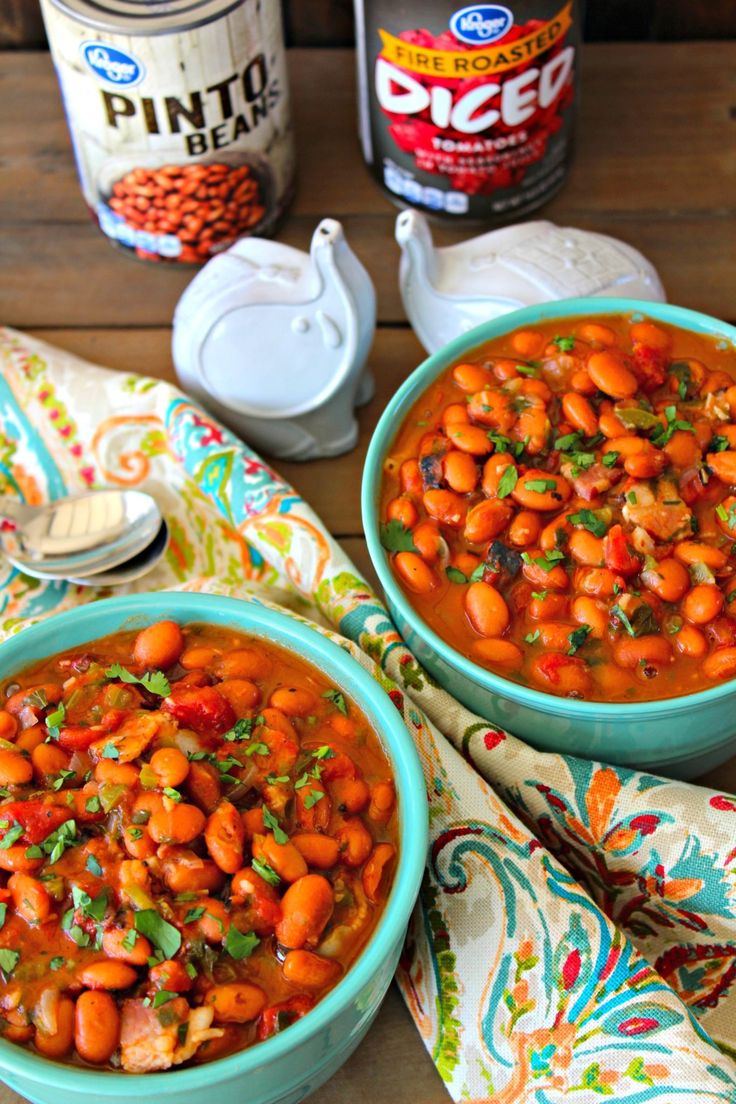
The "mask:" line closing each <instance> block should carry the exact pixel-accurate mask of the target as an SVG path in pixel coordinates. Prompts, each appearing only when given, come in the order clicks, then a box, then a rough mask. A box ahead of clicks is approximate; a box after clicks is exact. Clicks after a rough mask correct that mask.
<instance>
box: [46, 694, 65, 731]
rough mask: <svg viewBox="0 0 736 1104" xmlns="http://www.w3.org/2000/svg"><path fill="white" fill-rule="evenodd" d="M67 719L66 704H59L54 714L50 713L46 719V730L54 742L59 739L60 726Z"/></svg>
mask: <svg viewBox="0 0 736 1104" xmlns="http://www.w3.org/2000/svg"><path fill="white" fill-rule="evenodd" d="M65 718H66V709H65V708H64V703H63V702H59V704H58V705H57V707H56V709H55V710H54V712H53V713H49V714H48V716H47V717H46V729H47V731H48V734H49V736H50V737H51V738H52V740H57V739H58V738H59V725H61V724H63V722H64V720H65Z"/></svg>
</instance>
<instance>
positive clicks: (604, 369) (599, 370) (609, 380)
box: [587, 349, 639, 399]
mask: <svg viewBox="0 0 736 1104" xmlns="http://www.w3.org/2000/svg"><path fill="white" fill-rule="evenodd" d="M587 369H588V375H589V376H590V378H591V379H592V380H593V383H594V384H595V385H596V387H597V388H598V389H599V390H600V391H603V392H604V393H605V394H606V395H610V396H611V398H613V399H630V398H632V397H633V396H634V395H635V394H636V392H637V389H638V386H639V385H638V383H637V379H636V376H635V375H634V373H633V372H630V371H629V369H628V368H627V367H626V366H625V364H624V363H623V360H622V358H621V355H620V354H619V353H618V352H617V351H615V350H613V349H603V350H601V351H600V352H598V353H592V354H591V356H590V357H588V363H587Z"/></svg>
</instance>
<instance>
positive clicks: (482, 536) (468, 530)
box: [463, 498, 512, 544]
mask: <svg viewBox="0 0 736 1104" xmlns="http://www.w3.org/2000/svg"><path fill="white" fill-rule="evenodd" d="M511 513H512V510H511V507H510V506H509V505H508V504H507V503H506V502H504V501H502V500H501V499H497V498H490V499H486V501H485V502H479V503H478V504H477V506H473V508H472V509H471V510H469V511H468V516H467V518H466V519H465V528H464V530H463V536H464V537H465V539H466V541H468V542H469V543H470V544H485V543H486V542H487V541H490V540H493V538H494V537H497V536H498V535H499V533H502V532H503V531H504V529H505V528H506V526H507V525H508V522H509V519H510V518H511Z"/></svg>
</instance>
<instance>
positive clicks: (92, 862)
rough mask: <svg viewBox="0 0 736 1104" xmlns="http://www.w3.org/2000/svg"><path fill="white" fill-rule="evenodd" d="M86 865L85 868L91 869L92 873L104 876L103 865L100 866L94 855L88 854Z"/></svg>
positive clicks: (97, 876)
mask: <svg viewBox="0 0 736 1104" xmlns="http://www.w3.org/2000/svg"><path fill="white" fill-rule="evenodd" d="M84 865H85V869H86V870H89V872H90V874H94V876H95V877H96V878H101V877H102V867H101V866H100V864H99V863H98V861H97V859H96V858H95V856H94V855H88V856H87V862H86V863H85V864H84Z"/></svg>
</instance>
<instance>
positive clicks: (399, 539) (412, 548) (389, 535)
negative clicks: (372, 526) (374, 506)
mask: <svg viewBox="0 0 736 1104" xmlns="http://www.w3.org/2000/svg"><path fill="white" fill-rule="evenodd" d="M380 538H381V544H382V545H383V547H384V548H385V549H386V550H387V551H388V552H417V551H418V549H417V546H416V545H415V544H414V538H413V537H412V535H411V530H409V529H407V528H406V526H405V525H404V523H403V522H402V521H399V520H398V518H391V520H390V521H387V522H386V523H385V524H383V525H381V527H380Z"/></svg>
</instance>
